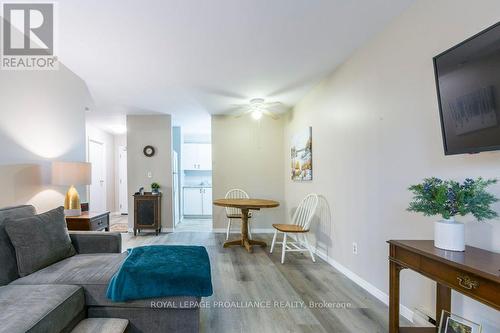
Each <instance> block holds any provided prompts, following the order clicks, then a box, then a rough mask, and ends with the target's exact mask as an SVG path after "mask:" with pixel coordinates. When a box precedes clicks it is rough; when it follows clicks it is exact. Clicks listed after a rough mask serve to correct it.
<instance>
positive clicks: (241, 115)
mask: <svg viewBox="0 0 500 333" xmlns="http://www.w3.org/2000/svg"><path fill="white" fill-rule="evenodd" d="M250 112H252V110H245V111H243V112H239V113H236V114H233V116H234V118H241V117H243V116H244V115H246V114H249V113H250Z"/></svg>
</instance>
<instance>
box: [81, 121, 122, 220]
mask: <svg viewBox="0 0 500 333" xmlns="http://www.w3.org/2000/svg"><path fill="white" fill-rule="evenodd" d="M86 133H87V138H86V140H87V141H86V144H87V160H88V156H89V153H88V147H89V141H90V140H93V141H96V142H99V143H101V144H103V145H104V167H105V170H106V179H105V184H106V210H108V211H110V212H115V211H116V210H117V209H116V207H118V206H116V204H115V196H118V192H115V187H116V186H115V183H116V176H115V138H114V135H113V134H111V133H108V132H106V131H103V130H101V129H100V128H97V127H95V126H92V125H90V124H88V123H87V125H86ZM90 200H92V198H89V201H90Z"/></svg>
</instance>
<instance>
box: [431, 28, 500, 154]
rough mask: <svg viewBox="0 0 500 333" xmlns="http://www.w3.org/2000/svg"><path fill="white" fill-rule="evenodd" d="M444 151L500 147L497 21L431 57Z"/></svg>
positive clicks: (472, 151)
mask: <svg viewBox="0 0 500 333" xmlns="http://www.w3.org/2000/svg"><path fill="white" fill-rule="evenodd" d="M434 71H435V74H436V85H437V93H438V101H439V112H440V116H441V130H442V132H443V142H444V151H445V154H446V155H452V154H462V153H477V152H481V151H487V150H499V149H500V114H499V110H498V109H499V104H500V22H499V23H497V24H496V25H494V26H492V27H490V28H488V29H486V30H484V31H482V32H480V33H479V34H477V35H476V36H473V37H471V38H469V39H467V40H466V41H464V42H462V43H460V44H459V45H456V46H454V47H452V48H451V49H449V50H447V51H445V52H443V53H441V54H440V55H438V56H436V57H434Z"/></svg>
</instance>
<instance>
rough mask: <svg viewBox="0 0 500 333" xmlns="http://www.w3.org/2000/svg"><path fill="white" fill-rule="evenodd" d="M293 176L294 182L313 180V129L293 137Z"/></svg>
mask: <svg viewBox="0 0 500 333" xmlns="http://www.w3.org/2000/svg"><path fill="white" fill-rule="evenodd" d="M291 176H292V180H294V181H310V180H312V127H310V126H309V127H307V128H305V129H304V130H302V131H300V132H297V133H296V134H295V135H294V136H293V137H292V147H291Z"/></svg>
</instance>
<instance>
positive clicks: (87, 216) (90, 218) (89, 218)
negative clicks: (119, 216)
mask: <svg viewBox="0 0 500 333" xmlns="http://www.w3.org/2000/svg"><path fill="white" fill-rule="evenodd" d="M66 225H67V226H68V230H77V231H101V230H104V231H109V212H82V215H80V216H66Z"/></svg>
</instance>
